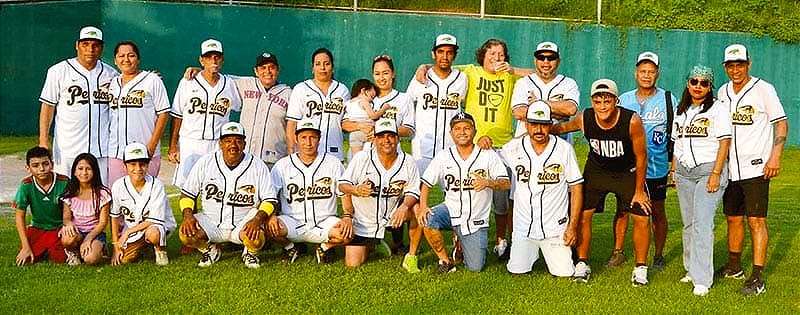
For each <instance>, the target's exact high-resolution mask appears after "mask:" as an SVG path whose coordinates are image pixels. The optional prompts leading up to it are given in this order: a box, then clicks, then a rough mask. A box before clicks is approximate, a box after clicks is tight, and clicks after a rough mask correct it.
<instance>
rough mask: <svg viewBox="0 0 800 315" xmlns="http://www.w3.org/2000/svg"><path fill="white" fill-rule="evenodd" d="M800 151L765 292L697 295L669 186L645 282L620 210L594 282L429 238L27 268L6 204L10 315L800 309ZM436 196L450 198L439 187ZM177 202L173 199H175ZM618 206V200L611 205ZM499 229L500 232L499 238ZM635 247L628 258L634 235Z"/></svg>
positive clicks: (777, 224)
mask: <svg viewBox="0 0 800 315" xmlns="http://www.w3.org/2000/svg"><path fill="white" fill-rule="evenodd" d="M3 143H4V144H5V141H3ZM578 150H579V152H580V153H578V154H579V157H582V156H585V152H586V146H585V145H581V146H579V147H578ZM799 158H800V149H798V148H796V147H795V148H790V149H787V151H786V152H785V154H784V158H783V163H784V164H783V169H782V175H781V176H780V177H778V178H777V179H776V180H774V181H773V182H772V187H771V199H770V214H769V219H768V226H769V229H770V246H769V251H768V257H767V262H768V263H767V268H766V281H767V292H766V293H765V294H762V295H760V296H757V297H743V296H741V295H739V294H738V290H739V289H740V287H741V285H742V280H717V281H716V282H715V284H714V287H713V288H712V290H711V293H710V294H709V295H708V296H707V297H705V298H696V297H694V296H692V294H691V287H690V286H689V285H686V284H682V283H679V282H678V281H677V280H678V279H680V278H681V277H682V276H683V275H684V273H685V271H684V269H683V266H682V262H681V250H682V249H681V237H680V226H681V223H680V216H679V211H678V208H677V201H676V200H677V198H676V196H675V193H674V190H671V191H670V193H669V196H668V199H667V211H668V217H669V223H670V233H669V236H668V239H667V245H666V248H665V256H666V259H667V268H666V269H665V270H663V271H661V272H651V273H650V281H651V282H650V285H649V286H647V287H643V288H633V287H631V285H630V272H631V269H632V268H633V263H632V261H631V260H630V259H629V260H628V262H627V263H626V264H624V265H623V266H622V267H618V268H604V267H602V264H603V263H604V262H605V260H606V259H607V257H608V254H609V253H610V252H611V219H612V214H611V213H605V214H600V215H597V216H595V220H594V222H595V238H594V240H593V243H592V245H593V246H592V248H593V250H592V256H591V259H590V264H591V266H592V267H593V272H594V274H593V278H592V279H591V281H590V282H589V283H588V284H576V283H573V282H571V281H568V280H563V279H555V278H552V277H551V276H549V274H548V273H547V271H546V269H545V267H544V265H543V263H542V262H541V261H539V262H537V263H536V265H535V266H534V270H533V272H532V273H531V274H530V275H525V276H522V277H511V276H510V275H508V273H507V272H506V271H505V266H504V265H503V264H501V263H499V262H498V261H497V260H496V258H494V256H491V255H490V256H489V258H488V261H487V265H486V269H485V270H484V271H483V272H481V273H471V272H467V271H465V270H464V268H462V267H460V266H459V270H458V271H457V272H456V273H453V274H448V275H443V276H436V275H433V274H432V271H433V269H434V268H435V264H436V258H435V256H434V255H433V254H432V253H431V251H430V249H429V248H428V246H427V244H426V243H425V242H424V241H423V249H422V250H421V253H420V267H421V268H422V269H423V272H422V273H420V274H415V275H409V274H406V273H405V272H404V271H403V270H402V269H400V267H399V265H400V258H398V257H391V258H381V257H375V256H373V257H371V258H370V260H369V261H368V262H367V263H366V264H365V265H364V266H362V267H360V268H358V269H354V270H351V269H348V268H346V267H344V265H343V262H342V256H343V252H342V251H341V249H340V250H339V255H338V259H337V260H336V262H334V263H333V264H331V265H317V264H316V261H315V260H314V258H313V256H310V255H306V256H303V257H301V258H300V259H299V260H298V262H297V263H295V264H293V265H284V264H281V263H280V262H279V255H280V252H279V251H278V250H277V249H273V250H271V251H267V252H266V253H262V254H261V258H262V267H261V268H260V269H258V270H248V269H247V268H245V267H244V266H243V265H242V263H241V261H240V260H239V254H238V253H235V252H226V253H225V254H224V255H223V257H222V260H221V261H220V262H219V263H217V264H215V265H214V266H212V267H210V268H206V269H201V268H199V267H196V263H197V261H198V260H199V256H198V255H197V254H192V255H188V256H179V255H178V251H179V248H180V241H179V240H178V238H177V237H173V238H171V239H170V242H169V248H168V251H169V253H170V259H171V260H170V265H169V266H166V267H158V266H156V265H155V264H154V262H153V261H152V254H150V256H149V257H146V258H144V260H143V261H141V262H139V263H135V264H131V265H126V266H121V267H112V266H110V265H107V264H104V265H102V266H99V267H89V266H83V265H82V266H79V267H75V268H70V267H67V266H65V265H53V264H50V263H47V262H45V263H39V264H36V265H33V266H25V267H17V266H15V265H14V257H15V255H16V253H17V250H18V248H19V247H18V246H19V245H18V244H19V241H18V239H17V235H16V232H15V229H14V223H13V214H12V213H9V212H3V211H0V283H2V284H3V289H2V290H0V298H2V300H3V303H1V304H0V314H11V313H78V312H81V313H162V312H163V313H190V312H191V313H244V312H247V313H288V312H302V313H343V312H354V311H355V312H357V313H477V312H482V313H532V312H536V311H539V310H546V311H548V312H553V313H555V312H569V313H576V312H581V313H582V312H593V313H594V312H597V313H645V312H647V313H733V312H736V313H784V312H787V311H789V312H798V311H800V296H798V294H797V289H796V282H794V281H795V273H794V272H795V271H796V270H798V269H800V262H798V259H797V258H798V257H800V236H798V229H797V226H798V225H800V214H798V212H797V209H798V207H797V205H798V204H800V196H798V194H797V191H798V189H797V185H796V184H794V183H793V176H796V175H795V174H798V173H800V162H797V161H798V159H799ZM581 163H582V162H581ZM172 191H174V190H172ZM434 191H438V190H434ZM435 198H437V200H440V199H441V196H440V195H437V196H436V197H435ZM609 199H612V198H609ZM175 203H176V201H175V200H173V206H175ZM613 204H614V203H613V200H608V202H607V208H609V209H610V207H612V205H613ZM179 220H180V218H179ZM716 223H717V226H716V237H717V238H716V244H715V251H714V252H715V259H716V264H717V265H719V264H720V263H722V262H723V261H724V258H725V257H726V245H725V244H726V243H725V241H726V239H725V233H726V232H725V228H726V227H725V223H724V217H723V216H722V214H721V213H719V214H718V215H717V218H716ZM493 226H494V225H492V227H493ZM493 234H494V230H493V229H492V230H491V231H490V234H489V235H493ZM628 235H630V233H629V234H628ZM447 239H449V237H447ZM490 243H492V242H490ZM746 244H747V245H746V247H745V251H744V255H743V256H744V257H743V260H744V262H745V263H746V267H745V268H746V269H747V270H748V272H749V269H750V268H749V266H748V265H747V264H749V263H750V262H751V261H752V255H751V247H750V245H749V238H748V239H747V240H746ZM492 245H493V244H490V247H491V246H492ZM625 249H626V252H627V253H628V255H629V257H630V255H631V253H632V249H631V244H630V240H628V242H627V243H626V247H625Z"/></svg>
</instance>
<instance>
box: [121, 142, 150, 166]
mask: <svg viewBox="0 0 800 315" xmlns="http://www.w3.org/2000/svg"><path fill="white" fill-rule="evenodd" d="M123 157H124V161H125V163H128V162H131V161H136V160H148V161H149V160H150V156H148V155H147V147H146V146H144V144H141V143H138V142H134V143H131V144H129V145H126V146H125V154H124V155H123Z"/></svg>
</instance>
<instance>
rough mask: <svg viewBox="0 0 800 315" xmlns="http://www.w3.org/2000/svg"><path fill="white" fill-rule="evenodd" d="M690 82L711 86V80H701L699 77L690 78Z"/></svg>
mask: <svg viewBox="0 0 800 315" xmlns="http://www.w3.org/2000/svg"><path fill="white" fill-rule="evenodd" d="M689 84H690V85H697V84H700V86H702V87H704V88H707V87H709V86H711V82H709V81H708V80H699V79H696V78H691V79H689Z"/></svg>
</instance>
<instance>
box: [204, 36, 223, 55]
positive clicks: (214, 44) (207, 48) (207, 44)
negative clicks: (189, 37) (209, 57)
mask: <svg viewBox="0 0 800 315" xmlns="http://www.w3.org/2000/svg"><path fill="white" fill-rule="evenodd" d="M210 52H218V53H220V54H221V53H222V43H220V42H219V41H218V40H216V39H206V40H205V41H204V42H203V43H202V44H200V55H201V56H202V55H205V54H206V53H210Z"/></svg>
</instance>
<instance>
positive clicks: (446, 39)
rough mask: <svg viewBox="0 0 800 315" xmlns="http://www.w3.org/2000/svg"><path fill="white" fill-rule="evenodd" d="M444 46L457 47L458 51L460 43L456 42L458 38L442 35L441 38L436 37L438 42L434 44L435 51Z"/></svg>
mask: <svg viewBox="0 0 800 315" xmlns="http://www.w3.org/2000/svg"><path fill="white" fill-rule="evenodd" d="M444 45H451V46H455V47H456V49H458V41H457V40H456V37H455V36H453V35H450V34H440V35H439V36H436V42H434V44H433V49H436V48H438V47H439V46H444Z"/></svg>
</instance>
